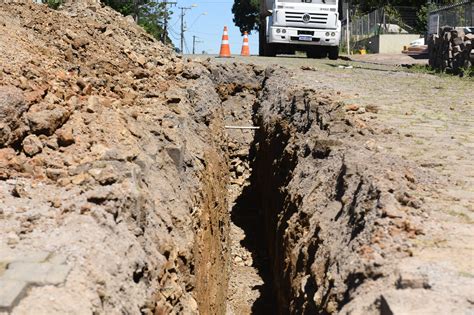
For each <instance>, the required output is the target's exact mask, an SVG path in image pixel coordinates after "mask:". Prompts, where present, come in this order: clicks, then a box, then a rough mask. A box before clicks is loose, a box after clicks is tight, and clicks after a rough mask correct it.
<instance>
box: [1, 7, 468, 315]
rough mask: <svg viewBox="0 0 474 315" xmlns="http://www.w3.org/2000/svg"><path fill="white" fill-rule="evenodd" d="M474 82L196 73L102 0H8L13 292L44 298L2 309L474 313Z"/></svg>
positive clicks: (300, 64)
mask: <svg viewBox="0 0 474 315" xmlns="http://www.w3.org/2000/svg"><path fill="white" fill-rule="evenodd" d="M347 66H352V67H347ZM467 91H472V82H469V81H465V80H460V79H457V78H447V77H438V76H432V75H427V74H420V73H410V72H407V71H406V70H405V69H402V68H400V67H396V66H393V65H388V66H387V65H374V64H368V63H359V62H343V61H337V62H329V61H326V60H325V61H314V60H308V59H302V58H288V57H278V58H256V57H252V58H247V59H230V60H218V59H214V58H208V57H207V56H206V57H204V58H197V59H196V60H192V59H188V58H186V57H184V58H183V57H181V56H177V55H175V54H174V53H173V52H172V50H171V48H169V47H164V46H163V45H162V44H161V43H158V42H157V41H155V40H154V39H153V38H151V37H150V36H149V35H147V34H146V33H145V32H144V31H143V30H142V29H140V28H139V27H138V26H136V24H135V23H134V22H133V20H131V19H130V18H126V17H123V16H121V15H120V14H118V13H116V12H114V11H113V10H111V9H109V8H107V7H104V6H102V5H100V4H98V3H95V2H93V1H91V2H87V1H78V2H73V3H68V4H66V5H65V6H64V7H63V8H62V9H61V10H51V9H48V8H47V7H46V6H43V5H36V4H31V3H26V2H25V3H23V4H21V3H16V4H2V5H0V231H1V233H0V283H7V282H8V283H9V284H12V281H14V282H15V285H22V288H23V289H24V290H23V291H22V292H21V294H18V296H17V297H16V298H15V299H14V300H13V302H11V303H9V304H7V302H6V300H7V299H6V293H5V292H4V291H5V290H3V291H2V290H0V302H2V303H3V304H2V305H0V306H1V308H0V313H12V314H32V313H34V314H198V313H200V314H333V313H341V314H381V313H382V314H449V313H451V314H462V313H469V312H473V311H474V308H473V303H474V297H473V295H472V292H474V290H473V287H474V271H473V270H474V266H473V259H472V258H473V247H472V244H474V232H473V229H472V224H473V222H474V221H473V220H474V219H473V211H474V209H473V207H472V205H473V202H474V200H473V193H474V192H473V191H472V187H473V184H474V180H473V179H474V178H473V174H474V169H473V164H472V158H471V157H472V155H473V153H474V152H473V147H474V146H473V136H474V134H473V125H472V123H473V121H472V114H473V103H472V101H471V100H470V99H469V98H468V97H467V95H468V93H467ZM229 126H244V127H257V129H235V128H233V127H229ZM33 253H35V255H33ZM38 253H40V255H38ZM43 254H44V255H43ZM40 256H41V257H43V258H34V257H40ZM12 257H13V258H12ZM32 257H33V258H32ZM58 257H59V258H58ZM25 261H28V263H31V262H34V264H37V265H35V266H40V267H41V266H45V265H48V264H59V263H60V264H61V265H62V266H67V268H66V269H65V270H68V272H67V274H65V275H64V278H58V279H56V281H55V282H54V283H51V282H49V283H48V282H47V281H44V280H38V279H35V278H34V277H33V275H34V274H35V272H31V273H26V274H21V272H20V271H19V270H18V269H15V268H16V267H15V266H18V263H22V262H25ZM40 267H38V268H40ZM16 270H17V271H16ZM38 270H39V269H38ZM12 277H13V280H12ZM15 277H16V278H15ZM18 279H21V281H20V280H18ZM0 289H1V288H0Z"/></svg>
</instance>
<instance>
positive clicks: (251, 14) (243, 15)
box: [232, 0, 263, 33]
mask: <svg viewBox="0 0 474 315" xmlns="http://www.w3.org/2000/svg"><path fill="white" fill-rule="evenodd" d="M262 1H263V0H262ZM259 8H260V0H234V5H233V6H232V13H233V14H234V19H233V21H234V23H235V25H236V26H237V27H238V28H239V29H240V31H241V32H242V33H243V32H249V33H250V32H251V31H253V30H258V28H259V25H260V20H259V15H260V12H259V11H260V10H259Z"/></svg>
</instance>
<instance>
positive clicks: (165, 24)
mask: <svg viewBox="0 0 474 315" xmlns="http://www.w3.org/2000/svg"><path fill="white" fill-rule="evenodd" d="M162 4H163V5H164V6H165V8H164V10H165V20H164V21H163V34H162V37H161V41H162V42H163V44H165V45H166V35H167V34H168V5H176V4H177V2H168V1H167V0H164V1H163V2H162Z"/></svg>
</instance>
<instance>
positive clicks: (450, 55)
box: [428, 26, 474, 74]
mask: <svg viewBox="0 0 474 315" xmlns="http://www.w3.org/2000/svg"><path fill="white" fill-rule="evenodd" d="M473 44H474V34H465V33H464V31H463V29H462V28H453V27H450V26H445V27H442V28H440V32H439V35H436V34H434V35H431V36H430V37H429V39H428V51H429V64H430V66H431V67H433V68H434V69H437V70H441V71H446V72H449V73H455V74H461V73H464V72H465V70H468V69H471V68H473V65H474V50H473V48H474V45H473Z"/></svg>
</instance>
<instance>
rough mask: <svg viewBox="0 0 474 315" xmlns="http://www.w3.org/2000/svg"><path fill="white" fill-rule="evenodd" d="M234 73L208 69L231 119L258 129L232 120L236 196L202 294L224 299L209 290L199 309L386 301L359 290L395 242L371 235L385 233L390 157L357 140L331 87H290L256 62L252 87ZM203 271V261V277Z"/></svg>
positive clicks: (284, 310)
mask: <svg viewBox="0 0 474 315" xmlns="http://www.w3.org/2000/svg"><path fill="white" fill-rule="evenodd" d="M214 70H215V69H214ZM228 70H229V69H227V70H226V71H227V72H226V73H227V74H226V75H222V73H219V74H216V71H215V72H213V75H214V80H215V81H217V86H218V88H217V91H218V92H219V95H220V98H221V101H222V103H221V106H222V110H223V117H224V118H223V119H224V124H225V125H240V126H242V125H244V126H249V125H256V126H258V127H259V128H260V129H258V130H247V129H246V130H241V129H237V130H234V129H227V137H226V138H225V141H224V145H225V146H227V148H226V149H225V151H226V155H227V161H228V162H227V165H228V168H229V175H228V176H229V182H227V183H228V185H227V187H228V190H227V196H226V197H223V198H229V200H228V205H229V206H228V209H229V211H228V213H227V215H228V217H225V216H224V217H221V219H220V220H221V221H219V222H221V225H220V226H221V227H222V228H224V229H223V230H221V232H222V233H217V234H215V235H218V236H219V238H220V247H219V246H217V247H216V246H215V247H214V249H218V251H216V252H215V253H214V255H213V254H212V251H211V253H210V254H209V257H208V258H207V259H210V260H206V262H205V263H207V264H210V265H212V266H215V267H216V268H214V269H213V270H214V271H215V272H216V273H215V274H212V272H211V273H210V274H206V277H208V278H213V279H214V280H216V281H214V282H212V281H210V282H209V281H207V282H205V283H206V291H207V294H211V296H213V297H218V298H209V295H207V294H204V296H207V300H206V299H205V298H204V300H206V301H210V300H212V301H213V302H210V303H211V304H212V303H214V304H215V307H214V308H208V305H209V304H206V303H202V302H201V303H200V311H201V312H203V313H213V312H215V313H224V312H225V313H227V314H289V313H292V314H330V313H335V312H338V311H341V310H343V309H344V310H348V309H349V310H356V312H357V311H361V310H364V311H366V310H369V309H370V310H374V309H375V310H377V309H379V307H380V300H378V298H377V297H376V298H374V296H370V298H367V299H364V294H365V293H366V292H370V289H369V290H366V288H370V286H371V285H373V283H374V282H375V281H377V280H378V279H380V278H382V277H383V276H387V275H386V274H384V273H383V272H382V271H381V270H382V268H383V265H384V263H383V259H382V258H381V257H384V256H385V254H386V252H387V251H388V249H389V248H390V246H387V247H385V246H382V245H380V242H379V244H375V245H374V244H373V240H374V237H377V238H378V240H384V239H385V237H386V232H387V231H386V227H384V225H385V224H387V225H388V223H387V222H388V221H387V219H388V218H386V216H385V215H384V214H383V213H382V211H381V209H382V208H383V207H385V206H387V200H390V202H391V201H392V200H394V199H391V198H388V197H387V196H386V194H385V192H384V191H383V188H379V187H378V183H377V181H376V180H375V177H376V176H377V174H378V173H380V172H381V170H382V169H383V168H384V166H383V163H380V161H379V160H377V159H376V158H375V157H374V155H373V154H372V153H371V152H369V151H368V150H366V149H364V148H363V146H362V145H360V141H361V140H362V139H363V133H362V132H359V131H360V130H358V127H357V124H356V123H354V121H353V120H352V119H351V118H350V117H346V112H345V110H344V107H343V106H342V104H341V103H339V102H335V101H334V96H333V95H329V94H328V93H319V92H317V91H314V90H311V89H307V88H302V87H295V86H292V85H291V84H289V83H290V82H288V81H287V80H282V78H285V77H288V73H287V72H286V71H284V70H281V69H279V70H276V71H273V70H272V71H270V70H267V71H265V72H262V71H261V70H259V71H257V70H255V69H254V71H255V73H252V75H253V78H252V80H254V81H251V82H253V83H250V84H249V83H242V82H236V79H235V77H233V76H232V74H230V75H229V72H232V71H228ZM231 70H232V69H231ZM220 71H222V70H220ZM217 72H219V71H217ZM224 72H225V71H224ZM232 73H233V72H232ZM216 78H217V79H216ZM237 81H238V80H237ZM256 82H257V83H256ZM225 182H226V181H222V180H220V181H217V182H214V185H221V187H222V184H223V183H225ZM390 193H395V192H394V191H393V190H392V191H391V192H390ZM214 197H215V196H214ZM388 205H389V206H390V204H388ZM211 210H212V209H211ZM209 216H210V217H212V216H213V214H212V211H211V212H210V213H209ZM226 220H229V221H228V222H227V221H226ZM210 221H212V218H211V219H210ZM226 222H227V223H226ZM226 229H227V230H226ZM211 234H212V233H211ZM210 237H211V239H212V235H210ZM214 240H216V239H214ZM210 242H211V244H212V242H213V241H212V240H211V241H210ZM222 244H224V245H222ZM379 245H380V246H379ZM203 248H205V251H207V250H209V247H208V246H206V245H205V244H204V247H203ZM399 252H401V253H399V255H400V256H403V255H406V254H405V253H403V250H401V251H400V250H399ZM198 259H199V258H198ZM220 260H222V261H223V263H221V264H218V263H217V264H216V262H219V261H220ZM209 261H210V262H209ZM211 269H212V267H211ZM209 270H210V269H209V268H208V269H206V271H209ZM199 272H200V270H199V263H198V270H197V274H198V279H199ZM377 283H379V282H377ZM209 284H213V285H215V288H214V289H212V287H213V285H209ZM198 292H199V285H198ZM212 294H215V295H212ZM224 295H225V296H224ZM198 296H199V295H198ZM198 301H199V298H198ZM217 301H220V302H223V303H224V304H225V306H224V304H221V305H219V306H217V305H218V303H220V302H217ZM198 303H199V302H198ZM224 307H225V310H224ZM216 310H218V311H216Z"/></svg>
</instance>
